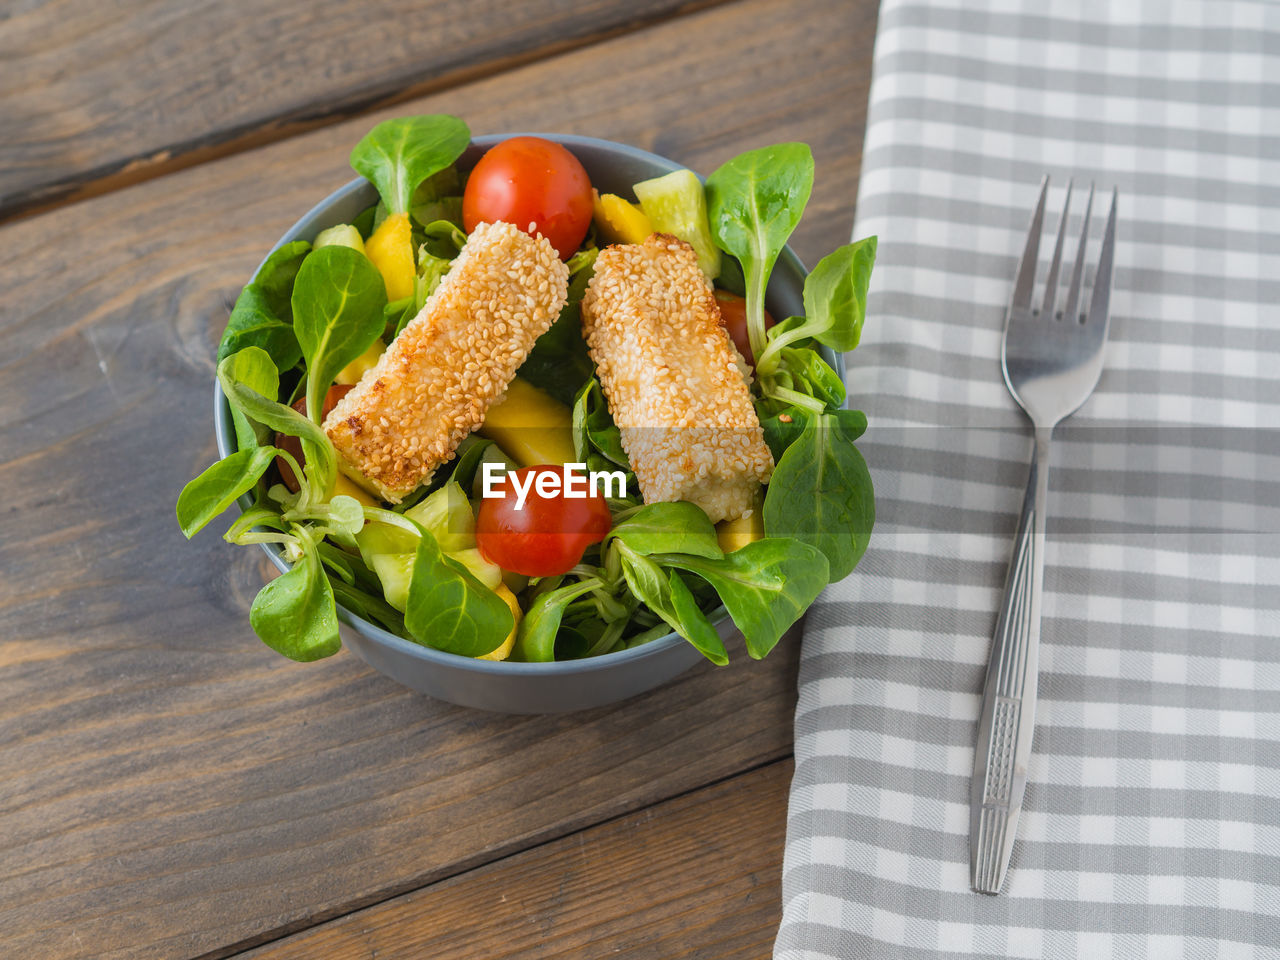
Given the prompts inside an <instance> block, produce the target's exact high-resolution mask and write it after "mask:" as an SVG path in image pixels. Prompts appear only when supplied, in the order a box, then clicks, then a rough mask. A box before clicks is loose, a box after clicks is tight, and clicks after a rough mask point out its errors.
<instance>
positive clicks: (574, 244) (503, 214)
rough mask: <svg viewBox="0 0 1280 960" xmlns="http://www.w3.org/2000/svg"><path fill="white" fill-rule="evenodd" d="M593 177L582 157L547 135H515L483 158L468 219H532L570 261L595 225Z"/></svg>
mask: <svg viewBox="0 0 1280 960" xmlns="http://www.w3.org/2000/svg"><path fill="white" fill-rule="evenodd" d="M591 209H592V199H591V180H590V178H589V177H588V176H587V171H586V170H584V169H583V167H582V164H581V163H579V162H578V158H577V157H575V156H574V155H573V154H572V153H570V152H569V151H568V150H566V149H565V148H564V147H562V146H560V144H558V143H553V142H551V141H550V140H544V139H542V138H541V137H512V138H511V139H510V140H503V141H502V142H501V143H499V144H498V145H497V146H495V147H492V148H491V149H490V150H489V152H488V153H486V154H485V155H484V156H483V157H481V158H480V162H479V163H477V164H476V166H475V169H474V170H472V171H471V176H470V177H468V178H467V188H466V190H465V191H464V192H463V195H462V223H463V226H465V227H466V228H467V233H470V232H471V231H472V230H474V229H475V228H476V227H477V226H478V225H479V224H481V223H497V222H498V221H505V222H507V223H511V224H515V225H516V226H517V227H519V228H520V229H521V230H528V229H529V224H531V223H532V224H533V228H534V230H535V231H537V232H538V233H541V234H542V235H543V236H544V237H546V238H547V240H549V241H550V242H551V245H552V246H553V247H555V248H556V253H558V254H560V259H562V260H568V259H569V258H570V257H571V256H573V254H574V251H576V250H577V249H578V246H579V244H581V243H582V239H583V237H585V236H586V235H587V228H588V227H589V226H591Z"/></svg>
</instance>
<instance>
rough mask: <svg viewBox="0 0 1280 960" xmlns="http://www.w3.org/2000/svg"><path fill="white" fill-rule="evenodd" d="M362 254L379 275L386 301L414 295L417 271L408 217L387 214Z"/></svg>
mask: <svg viewBox="0 0 1280 960" xmlns="http://www.w3.org/2000/svg"><path fill="white" fill-rule="evenodd" d="M364 252H365V253H366V254H367V255H368V257H369V259H370V260H371V261H373V265H374V266H375V267H377V268H378V272H379V273H381V274H382V280H383V282H384V283H385V284H386V285H387V299H388V300H392V301H395V300H403V299H404V298H405V297H408V296H412V295H413V281H414V278H415V277H416V276H417V268H416V267H415V266H414V259H413V229H412V228H411V227H410V225H409V214H407V213H392V214H389V215H388V216H387V219H385V220H383V221H382V223H381V224H380V225H379V226H378V229H377V230H375V231H373V235H372V236H370V237H369V239H368V240H367V241H366V242H365V245H364Z"/></svg>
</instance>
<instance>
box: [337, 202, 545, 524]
mask: <svg viewBox="0 0 1280 960" xmlns="http://www.w3.org/2000/svg"><path fill="white" fill-rule="evenodd" d="M568 282H569V268H568V267H567V266H566V265H565V263H564V262H563V261H562V260H561V259H560V257H559V256H557V254H556V251H555V249H554V248H553V247H552V246H551V244H550V243H549V242H547V240H546V239H545V238H544V237H543V236H542V235H541V234H539V235H538V236H536V237H533V236H530V235H529V234H527V233H525V232H524V231H523V230H520V229H519V228H518V227H515V226H512V225H511V224H509V223H482V224H480V226H478V227H476V228H475V230H474V231H472V233H471V236H470V237H468V238H467V242H466V244H465V245H464V246H463V248H462V251H461V252H460V253H459V254H458V257H457V259H456V260H454V262H453V266H452V267H451V268H450V270H449V272H448V274H447V275H446V276H445V278H444V279H443V280H442V281H441V283H440V286H439V287H437V288H436V291H435V292H434V293H433V294H432V295H431V296H430V297H429V298H428V299H427V302H426V303H425V304H424V305H423V307H422V310H421V311H420V312H419V313H418V315H417V316H416V317H414V318H413V320H411V321H410V322H409V324H408V325H407V326H406V327H405V328H404V329H403V330H402V331H400V335H399V336H398V337H396V338H395V340H393V341H392V342H391V345H390V346H389V347H387V350H386V352H385V353H383V355H382V357H381V358H380V359H379V360H378V362H377V364H375V365H374V366H373V367H372V368H371V369H370V370H368V371H367V372H366V373H365V375H364V376H363V377H361V378H360V382H359V383H357V384H356V385H355V387H353V388H352V389H351V391H350V392H349V393H348V394H347V395H346V396H345V397H343V398H342V399H341V400H340V401H338V403H337V405H336V406H335V407H334V408H333V410H332V412H330V414H329V416H328V417H327V418H326V419H325V421H324V431H325V433H327V434H328V435H329V439H330V440H332V441H333V445H334V447H335V448H336V449H337V451H338V454H339V467H340V468H341V469H342V470H343V472H344V473H347V474H349V475H352V477H353V479H356V480H357V481H361V480H363V481H364V482H366V484H367V485H370V486H372V487H373V488H374V489H376V490H377V491H378V493H380V494H381V495H382V497H383V498H384V499H386V500H389V501H391V502H392V503H397V502H399V501H400V500H401V499H403V498H404V497H405V496H406V495H407V494H409V493H411V492H413V490H414V489H415V488H417V487H418V485H419V484H421V483H423V482H425V481H426V480H427V479H428V478H429V477H430V476H431V473H432V471H434V470H435V468H436V467H438V466H439V465H440V464H442V463H444V462H445V461H446V460H448V459H449V458H450V457H452V456H453V453H454V450H455V449H456V448H457V446H458V444H459V443H460V442H461V441H462V439H463V438H464V437H465V436H466V435H467V434H469V433H470V432H471V431H472V430H474V429H475V428H476V427H478V426H479V425H480V423H481V422H482V421H483V420H484V416H485V412H486V411H487V410H488V409H489V406H490V404H492V403H493V402H494V401H496V400H499V399H500V398H501V397H502V395H503V394H504V393H505V392H506V389H507V385H508V384H509V383H510V382H511V379H512V377H514V376H515V373H516V369H517V368H518V367H519V366H520V364H522V363H524V360H525V357H526V356H528V354H529V349H530V348H531V347H532V346H533V342H534V341H535V340H536V339H538V337H540V336H541V335H542V334H543V333H545V332H546V330H547V328H548V327H549V326H551V323H552V321H553V320H555V318H556V317H557V316H558V315H559V314H560V308H561V307H563V306H564V302H565V299H566V297H567V295H568Z"/></svg>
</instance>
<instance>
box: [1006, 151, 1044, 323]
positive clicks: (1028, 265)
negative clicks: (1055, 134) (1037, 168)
mask: <svg viewBox="0 0 1280 960" xmlns="http://www.w3.org/2000/svg"><path fill="white" fill-rule="evenodd" d="M1048 192H1049V175H1048V174H1045V176H1044V179H1043V180H1041V181H1040V199H1039V200H1038V201H1036V212H1035V213H1033V214H1032V215H1031V227H1030V229H1028V230H1027V245H1026V247H1024V248H1023V250H1022V259H1021V260H1019V261H1018V275H1017V278H1016V279H1015V280H1014V282H1013V297H1012V298H1011V299H1010V301H1009V305H1010V306H1011V307H1016V308H1019V309H1022V310H1030V309H1031V291H1032V289H1034V287H1035V282H1036V258H1037V257H1038V256H1039V255H1040V231H1041V230H1043V229H1044V198H1045V196H1046V194H1048Z"/></svg>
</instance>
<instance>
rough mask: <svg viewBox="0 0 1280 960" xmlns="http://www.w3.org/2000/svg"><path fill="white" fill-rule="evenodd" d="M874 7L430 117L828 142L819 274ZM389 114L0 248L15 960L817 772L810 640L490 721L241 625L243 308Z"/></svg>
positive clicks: (5, 869) (198, 924) (141, 189)
mask: <svg viewBox="0 0 1280 960" xmlns="http://www.w3.org/2000/svg"><path fill="white" fill-rule="evenodd" d="M874 13H875V5H874V3H873V2H871V0H864V2H862V3H860V4H857V5H853V4H849V3H846V2H844V0H800V2H797V3H794V4H787V5H778V4H774V3H772V2H769V0H750V2H743V3H740V4H735V5H732V6H725V7H718V8H715V9H712V10H709V11H706V12H704V13H700V14H696V15H693V16H690V17H688V18H686V19H682V20H679V21H673V22H670V23H666V24H663V25H661V26H658V27H655V28H654V29H652V30H647V31H641V32H637V33H633V34H629V35H627V36H624V37H620V38H618V39H616V40H612V41H609V42H607V43H603V44H600V45H598V46H594V47H591V48H587V49H584V50H580V51H576V52H573V53H571V54H568V55H565V56H563V57H559V58H556V59H555V60H552V61H548V62H544V63H539V64H536V65H531V66H528V67H525V68H521V69H519V70H515V71H512V72H511V73H509V74H504V75H501V76H497V77H493V78H489V79H486V80H483V81H480V82H477V83H474V84H470V85H467V86H465V87H462V88H459V89H458V90H454V91H451V92H449V93H448V94H447V95H439V96H432V97H428V98H425V99H423V100H420V101H415V102H414V103H411V104H407V105H405V106H404V108H402V111H403V112H412V111H438V110H450V111H453V112H456V113H459V114H461V115H463V116H465V117H467V118H468V120H469V121H470V122H471V123H472V125H473V129H475V130H476V131H477V132H486V131H491V130H494V131H496V130H511V129H520V128H523V129H528V128H530V127H532V128H535V129H547V130H562V131H566V132H581V133H592V134H596V135H600V136H605V137H609V138H612V139H617V140H623V141H629V142H633V143H637V144H639V145H642V146H646V147H649V148H652V149H657V150H658V151H659V152H662V153H665V154H667V155H669V156H672V157H675V158H677V159H679V160H681V161H683V162H686V163H689V164H690V165H693V166H695V167H697V168H700V169H703V170H709V169H711V168H713V167H714V166H715V165H716V164H717V163H719V162H721V161H722V160H724V159H726V158H727V157H728V156H730V155H732V154H733V153H735V152H737V151H738V150H741V149H744V148H747V147H750V146H754V145H758V144H760V143H764V142H769V141H771V140H781V139H791V138H794V139H806V140H808V141H809V142H811V143H812V144H813V146H814V151H815V154H816V156H817V158H818V181H817V185H816V187H815V191H814V198H813V201H812V202H811V213H810V214H809V215H808V216H807V217H806V219H805V223H804V225H803V226H802V227H801V230H800V233H799V235H798V237H797V247H798V249H799V251H800V252H801V255H802V256H804V257H807V258H808V259H809V260H810V261H812V260H813V259H814V257H815V256H816V255H817V254H818V253H820V252H822V251H825V250H826V249H829V248H830V247H831V246H833V245H835V244H837V243H839V242H841V241H842V240H843V239H845V236H846V235H847V232H848V229H849V223H850V222H851V218H852V203H853V196H854V187H855V185H856V180H857V167H858V155H859V144H860V143H861V138H862V110H863V104H864V103H865V96H866V85H867V81H868V73H869V62H870V53H871V40H872V36H873V33H874V30H873V20H874ZM584 78H589V79H590V82H585V81H584ZM639 91H643V94H641V93H639ZM402 111H396V112H402ZM385 115H388V114H385V113H384V114H379V115H376V116H372V117H367V118H361V119H359V120H358V121H353V122H349V123H345V124H341V125H338V126H335V127H330V128H325V129H322V130H319V131H315V132H313V133H309V134H306V135H304V136H300V137H297V138H293V139H291V140H288V141H285V142H282V143H279V144H274V145H271V146H268V147H265V148H262V149H260V150H255V151H251V152H248V153H245V154H240V155H237V156H234V157H229V158H226V159H223V160H219V161H217V162H214V163H209V164H205V165H203V166H201V167H199V168H196V169H192V170H188V171H183V172H180V173H177V174H175V175H173V176H170V177H163V178H159V179H157V180H153V181H149V182H148V183H146V184H144V185H140V186H137V187H133V188H129V189H126V190H121V191H119V192H116V193H112V194H108V195H105V196H102V197H98V198H95V199H93V200H89V201H85V202H83V203H79V204H76V205H74V206H71V207H67V208H63V209H59V210H56V211H53V212H50V213H48V214H44V215H41V216H38V217H34V218H30V219H27V220H22V221H18V222H15V223H12V224H10V225H8V226H7V227H3V228H0V244H3V246H4V249H6V250H8V251H10V257H11V259H10V260H9V261H8V263H7V266H6V270H5V271H4V272H3V274H0V305H2V306H0V375H3V376H4V378H5V384H6V389H5V391H4V392H3V394H0V483H2V484H3V489H4V490H5V492H6V502H5V506H4V520H3V524H0V568H2V569H4V571H5V574H6V576H5V577H4V578H0V668H3V669H2V670H0V955H3V956H23V957H26V958H42V957H57V958H60V960H72V958H78V957H95V958H100V960H112V958H120V957H126V956H128V957H141V958H147V957H166V958H171V957H190V956H196V955H207V956H221V955H226V954H227V953H229V952H232V951H233V950H235V949H243V948H245V947H247V946H251V945H253V944H255V943H258V942H261V941H262V940H264V939H269V938H275V937H279V936H281V935H284V934H287V933H289V932H293V931H297V930H300V929H303V928H305V927H307V926H310V925H313V924H315V923H317V922H319V921H322V920H325V919H329V918H332V917H335V916H338V915H340V914H343V913H346V912H348V911H350V910H352V909H355V908H358V907H360V906H363V905H367V904H369V903H373V902H376V901H379V900H383V899H385V898H387V897H389V896H394V895H397V894H400V893H403V892H406V891H408V890H412V889H416V888H417V887H420V886H422V885H424V884H426V883H430V882H432V881H433V880H436V879H439V878H441V877H445V876H449V875H452V874H455V873H457V872H458V871H459V870H462V869H466V868H468V867H470V866H475V865H478V864H480V863H484V862H489V861H492V860H494V859H496V858H498V857H501V856H503V855H506V854H508V853H511V852H513V851H516V850H520V849H524V848H526V847H528V846H530V845H531V844H533V843H538V842H542V841H545V840H548V839H550V838H553V837H556V836H562V835H564V834H565V833H566V832H567V831H572V830H576V829H580V828H582V827H584V826H586V825H589V824H591V823H596V822H599V821H600V820H602V819H605V818H608V817H612V816H616V815H618V814H620V813H623V812H626V811H629V810H635V809H639V808H641V807H643V806H645V805H647V804H650V803H653V802H655V801H658V800H661V799H663V798H665V797H670V796H673V795H675V794H678V793H680V792H683V791H686V790H689V789H691V788H694V787H697V786H699V785H702V784H705V783H708V782H711V781H713V780H715V779H718V778H722V777H725V776H729V775H731V774H733V773H735V772H738V771H741V770H743V769H747V768H750V767H752V766H755V765H758V764H760V763H762V762H766V761H769V760H773V759H776V758H778V757H782V756H785V755H786V754H787V753H788V752H789V748H790V737H791V713H792V707H793V696H794V692H793V691H794V682H795V678H794V671H795V649H794V647H793V646H789V647H784V648H782V649H780V650H779V651H778V652H776V653H775V654H774V655H773V656H772V657H771V658H770V659H769V660H767V661H765V662H764V663H759V664H758V663H753V662H750V661H747V660H746V659H745V658H744V657H743V656H742V655H741V652H740V651H738V652H737V656H736V659H735V662H734V664H733V665H732V666H730V667H729V668H726V669H722V670H715V669H711V668H710V667H702V668H698V669H695V670H694V671H693V672H691V673H690V674H688V675H686V677H684V678H683V679H682V680H681V681H680V682H678V683H676V684H673V685H671V686H669V687H667V688H666V689H664V690H662V691H659V692H655V693H654V694H652V695H649V696H646V697H642V698H638V699H636V700H634V701H631V702H628V703H625V704H621V705H618V706H616V707H613V708H609V709H603V710H599V711H594V712H591V713H587V714H583V715H579V716H569V717H536V718H512V717H502V716H492V715H486V714H481V713H476V712H474V711H468V710H463V709H460V708H454V707H450V706H448V705H445V704H441V703H436V702H432V701H429V700H426V699H424V698H421V697H417V696H415V695H412V694H410V693H408V692H407V691H405V690H403V689H401V688H399V687H397V686H396V685H394V684H393V683H391V682H390V681H387V680H385V679H383V678H381V677H380V676H378V675H377V674H374V673H372V672H371V671H370V670H369V669H367V668H366V667H364V666H363V664H361V663H359V662H358V661H357V660H355V658H353V657H351V656H348V655H346V654H342V655H339V656H338V657H336V658H334V659H333V660H330V661H327V662H325V663H321V664H311V665H297V664H292V663H288V662H286V661H283V660H280V659H279V658H277V657H275V655H274V654H271V653H270V652H269V651H267V650H265V649H264V648H262V647H261V646H260V645H258V644H257V643H256V641H255V640H254V639H253V637H252V635H251V633H250V631H249V628H248V625H247V622H246V616H245V615H246V611H247V608H248V604H249V602H250V600H251V599H252V597H253V594H254V593H255V592H256V590H257V588H258V587H259V586H260V585H261V583H262V578H263V576H264V571H265V569H266V565H265V561H264V560H263V559H262V558H261V557H260V555H259V554H257V553H255V552H254V551H252V550H243V549H233V548H231V547H229V546H227V545H225V544H223V543H222V542H221V541H220V540H218V538H217V532H216V531H213V530H211V531H208V532H206V533H205V534H203V535H202V536H201V537H199V538H198V539H197V540H196V541H193V542H192V543H190V544H188V543H186V542H185V541H183V540H182V538H181V536H180V535H179V533H178V531H177V529H176V524H175V522H174V519H173V514H172V508H173V503H174V499H175V497H176V495H177V492H178V490H179V489H180V488H181V486H182V484H183V483H184V482H185V481H186V480H187V479H188V478H189V477H191V476H192V475H193V474H194V473H195V472H196V471H197V470H199V469H201V468H202V467H203V466H204V465H205V464H207V463H208V462H209V461H210V460H211V459H212V458H213V456H214V449H213V442H212V437H211V432H212V431H211V429H210V402H211V399H212V382H213V363H212V361H213V355H214V346H215V343H216V340H217V336H218V333H219V331H220V330H221V328H222V326H223V324H224V323H225V319H226V315H227V310H228V306H229V304H230V303H231V301H232V300H233V298H234V296H235V294H236V292H237V291H238V289H239V286H240V285H241V284H242V283H243V282H244V281H245V279H246V278H247V276H248V275H249V273H250V272H251V270H252V269H253V266H254V264H255V263H256V262H257V261H258V260H259V259H260V257H261V255H262V253H263V251H264V250H265V249H266V248H267V247H268V246H269V245H270V243H271V242H272V241H273V239H274V238H275V237H277V236H279V235H280V233H281V232H283V230H284V229H285V228H286V227H287V226H288V225H289V224H290V223H291V222H292V221H293V220H294V219H295V218H296V217H297V216H298V214H299V213H300V212H301V211H304V210H306V209H307V208H308V207H309V206H310V205H311V204H312V203H313V202H314V201H315V199H316V198H317V197H320V196H323V195H324V194H325V193H326V192H328V191H329V190H331V189H333V188H334V187H336V186H337V185H339V184H340V183H342V182H344V181H345V180H346V179H347V178H348V177H349V176H350V174H349V172H348V171H347V169H346V154H347V151H348V149H349V148H350V145H351V144H352V143H354V142H355V140H357V139H358V138H359V137H360V136H361V135H362V134H363V132H364V131H365V130H366V129H367V128H368V126H369V125H371V123H373V122H374V121H376V120H378V119H381V117H383V116H385Z"/></svg>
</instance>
